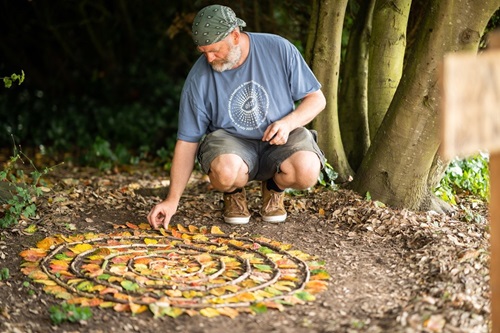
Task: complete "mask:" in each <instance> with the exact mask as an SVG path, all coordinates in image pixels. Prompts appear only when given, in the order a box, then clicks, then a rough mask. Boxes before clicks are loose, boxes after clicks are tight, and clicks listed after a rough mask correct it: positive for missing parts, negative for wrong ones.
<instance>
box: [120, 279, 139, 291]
mask: <svg viewBox="0 0 500 333" xmlns="http://www.w3.org/2000/svg"><path fill="white" fill-rule="evenodd" d="M120 284H121V286H122V287H123V289H125V290H128V291H136V290H137V289H139V285H138V284H137V283H135V282H132V281H130V280H124V281H122V282H120Z"/></svg>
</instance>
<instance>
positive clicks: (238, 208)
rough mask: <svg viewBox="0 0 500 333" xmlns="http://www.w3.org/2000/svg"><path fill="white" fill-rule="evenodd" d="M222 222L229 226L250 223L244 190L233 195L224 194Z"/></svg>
mask: <svg viewBox="0 0 500 333" xmlns="http://www.w3.org/2000/svg"><path fill="white" fill-rule="evenodd" d="M222 216H223V217H224V222H226V223H229V224H246V223H248V221H250V212H249V211H248V206H247V195H246V192H245V189H242V191H241V192H239V193H235V194H226V193H224V209H223V211H222Z"/></svg>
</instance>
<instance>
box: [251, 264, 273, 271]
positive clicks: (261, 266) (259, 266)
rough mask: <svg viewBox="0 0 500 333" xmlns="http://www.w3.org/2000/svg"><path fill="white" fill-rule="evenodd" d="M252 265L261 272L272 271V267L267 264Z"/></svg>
mask: <svg viewBox="0 0 500 333" xmlns="http://www.w3.org/2000/svg"><path fill="white" fill-rule="evenodd" d="M253 266H254V267H255V268H257V269H258V270H259V271H262V272H272V271H273V269H272V267H271V266H269V265H262V264H254V265H253Z"/></svg>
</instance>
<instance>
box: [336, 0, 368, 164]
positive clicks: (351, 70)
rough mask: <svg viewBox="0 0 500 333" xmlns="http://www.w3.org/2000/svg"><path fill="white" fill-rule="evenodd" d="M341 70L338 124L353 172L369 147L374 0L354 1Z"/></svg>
mask: <svg viewBox="0 0 500 333" xmlns="http://www.w3.org/2000/svg"><path fill="white" fill-rule="evenodd" d="M358 2H359V6H360V8H359V11H358V13H357V14H356V17H355V19H354V26H353V28H352V31H351V33H350V34H349V43H348V45H347V50H346V54H345V57H344V62H343V69H342V84H341V88H340V96H339V122H340V131H341V134H342V142H343V143H344V149H345V153H346V155H347V159H348V161H349V165H350V166H351V167H352V168H353V169H354V170H357V169H358V167H359V165H360V164H361V161H362V160H363V156H365V154H366V152H367V151H368V147H370V134H369V130H368V95H367V92H368V86H367V85H368V45H369V41H370V34H371V27H372V24H371V21H372V14H373V7H374V6H375V0H370V1H368V2H365V1H358Z"/></svg>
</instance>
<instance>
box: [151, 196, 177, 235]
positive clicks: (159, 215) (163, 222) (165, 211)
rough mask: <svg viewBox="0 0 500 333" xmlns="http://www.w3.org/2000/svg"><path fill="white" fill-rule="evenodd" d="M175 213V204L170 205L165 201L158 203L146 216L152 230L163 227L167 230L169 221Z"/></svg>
mask: <svg viewBox="0 0 500 333" xmlns="http://www.w3.org/2000/svg"><path fill="white" fill-rule="evenodd" d="M176 211H177V204H174V203H171V202H169V201H167V200H165V201H162V202H160V203H159V204H157V205H156V206H154V207H153V209H151V211H150V212H149V214H148V221H149V224H150V225H151V226H152V227H153V229H158V228H159V227H161V226H163V228H165V229H167V228H168V224H169V223H170V219H171V218H172V216H173V215H174V214H175V212H176Z"/></svg>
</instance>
